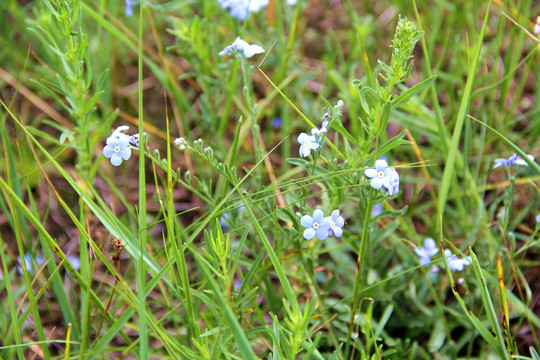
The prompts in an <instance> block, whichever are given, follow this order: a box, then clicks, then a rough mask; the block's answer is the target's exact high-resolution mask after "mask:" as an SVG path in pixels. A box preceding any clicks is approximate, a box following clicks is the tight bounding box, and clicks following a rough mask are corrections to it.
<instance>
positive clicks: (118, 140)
mask: <svg viewBox="0 0 540 360" xmlns="http://www.w3.org/2000/svg"><path fill="white" fill-rule="evenodd" d="M106 143H107V145H105V147H104V148H103V155H105V157H106V158H107V159H111V164H113V165H114V166H119V165H120V164H121V163H122V160H128V159H129V158H130V157H131V149H130V148H129V137H128V136H127V135H123V136H114V134H113V135H111V136H110V137H108V138H107V141H106Z"/></svg>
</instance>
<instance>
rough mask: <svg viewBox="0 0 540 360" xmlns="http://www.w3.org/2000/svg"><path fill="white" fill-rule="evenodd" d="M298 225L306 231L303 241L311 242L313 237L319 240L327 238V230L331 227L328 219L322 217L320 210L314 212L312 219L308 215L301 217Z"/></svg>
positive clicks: (330, 221)
mask: <svg viewBox="0 0 540 360" xmlns="http://www.w3.org/2000/svg"><path fill="white" fill-rule="evenodd" d="M300 224H302V226H303V227H305V228H306V229H305V230H304V239H306V240H311V239H313V238H314V237H315V236H317V239H319V240H325V239H326V238H327V237H328V230H330V228H331V227H332V220H331V218H330V217H324V213H323V211H322V210H319V209H317V210H315V211H314V212H313V217H311V216H309V215H304V216H302V219H300Z"/></svg>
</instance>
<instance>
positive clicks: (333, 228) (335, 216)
mask: <svg viewBox="0 0 540 360" xmlns="http://www.w3.org/2000/svg"><path fill="white" fill-rule="evenodd" d="M326 218H327V219H330V230H329V232H328V235H329V236H331V235H332V234H334V235H335V236H336V237H340V236H341V235H343V229H342V227H343V226H344V225H345V219H343V217H342V216H339V210H337V209H336V210H334V211H332V214H331V215H330V216H327V217H326Z"/></svg>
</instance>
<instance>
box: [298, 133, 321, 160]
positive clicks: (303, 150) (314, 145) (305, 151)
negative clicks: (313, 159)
mask: <svg viewBox="0 0 540 360" xmlns="http://www.w3.org/2000/svg"><path fill="white" fill-rule="evenodd" d="M298 142H299V143H300V150H299V151H300V156H301V157H308V156H309V154H311V150H317V149H318V148H319V146H320V145H319V143H318V142H317V139H315V136H314V135H308V134H306V133H301V134H300V135H299V136H298Z"/></svg>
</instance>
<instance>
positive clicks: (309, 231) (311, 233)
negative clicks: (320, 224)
mask: <svg viewBox="0 0 540 360" xmlns="http://www.w3.org/2000/svg"><path fill="white" fill-rule="evenodd" d="M314 237H315V229H313V228H307V229H306V230H304V239H306V240H311V239H313V238H314Z"/></svg>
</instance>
